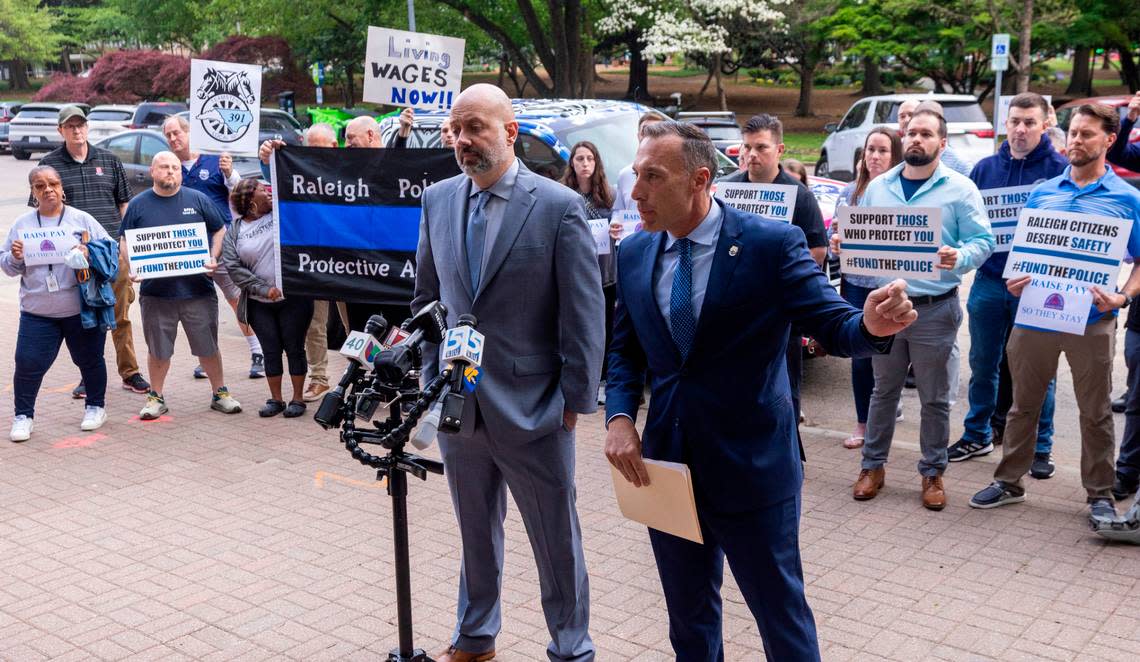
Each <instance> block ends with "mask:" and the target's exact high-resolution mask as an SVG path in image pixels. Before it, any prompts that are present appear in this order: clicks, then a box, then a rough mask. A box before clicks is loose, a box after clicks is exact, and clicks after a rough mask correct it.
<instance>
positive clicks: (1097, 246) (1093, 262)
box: [1002, 208, 1132, 291]
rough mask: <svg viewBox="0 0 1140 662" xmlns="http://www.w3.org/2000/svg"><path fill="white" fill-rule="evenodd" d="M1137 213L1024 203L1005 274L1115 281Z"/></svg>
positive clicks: (1085, 281) (1089, 282) (1111, 285)
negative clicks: (1120, 215) (1082, 211)
mask: <svg viewBox="0 0 1140 662" xmlns="http://www.w3.org/2000/svg"><path fill="white" fill-rule="evenodd" d="M1131 232H1132V219H1130V218H1117V217H1113V216H1096V215H1093V214H1077V213H1073V212H1064V211H1051V210H1045V209H1028V208H1026V209H1022V210H1021V216H1020V217H1019V218H1018V222H1017V231H1016V232H1015V233H1014V235H1013V246H1012V247H1011V248H1010V252H1009V260H1008V261H1007V262H1006V264H1005V272H1004V273H1002V277H1003V278H1015V277H1017V276H1041V277H1045V278H1049V279H1052V280H1064V281H1068V282H1071V283H1074V284H1077V285H1086V286H1087V285H1097V286H1099V287H1103V288H1108V289H1109V290H1110V291H1111V290H1113V289H1115V287H1116V276H1117V274H1118V273H1119V272H1120V263H1121V261H1122V260H1123V259H1124V250H1125V248H1126V246H1127V244H1128V236H1129V234H1130V233H1131Z"/></svg>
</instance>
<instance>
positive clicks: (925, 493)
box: [922, 476, 946, 510]
mask: <svg viewBox="0 0 1140 662" xmlns="http://www.w3.org/2000/svg"><path fill="white" fill-rule="evenodd" d="M922 505H923V506H925V507H926V508H927V509H929V510H942V509H943V508H945V507H946V490H945V489H944V488H943V487H942V476H923V477H922Z"/></svg>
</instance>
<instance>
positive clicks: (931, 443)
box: [833, 110, 1036, 510]
mask: <svg viewBox="0 0 1140 662" xmlns="http://www.w3.org/2000/svg"><path fill="white" fill-rule="evenodd" d="M903 147H904V154H903V158H904V160H903V163H900V164H899V165H898V166H895V167H894V168H892V169H890V170H888V171H887V172H885V173H883V174H882V175H880V176H879V177H877V178H876V179H875V180H874V181H872V182H871V183H870V185H869V186H868V187H867V192H866V193H865V194H864V202H863V204H862V205H861V207H903V206H912V207H937V208H939V209H941V210H942V247H941V248H939V249H938V262H937V263H936V266H937V267H938V269H939V270H940V275H939V276H938V277H937V279H936V280H913V279H909V280H907V294H908V295H909V296H910V299H911V301H913V302H914V308H915V310H917V311H918V321H917V322H915V323H914V324H912V325H911V326H910V327H909V328H907V329H905V330H903V331H902V332H901V333H899V334H898V335H897V336H895V342H894V345H893V346H892V347H891V351H890V353H889V354H884V355H877V356H874V357H872V358H871V362H872V366H873V367H874V371H875V390H874V392H873V393H872V394H871V407H870V410H869V411H868V413H867V435H866V441H865V443H864V445H863V462H862V468H861V470H860V472H859V478H858V479H857V480H856V481H855V485H854V488H853V490H852V495H853V496H854V498H855V499H856V500H857V501H864V500H867V499H873V498H874V497H875V496H876V495H877V494H878V493H879V490H880V489H882V488H883V485H884V480H885V477H886V469H885V467H884V465H885V464H886V463H887V455H888V454H889V452H890V449H891V439H892V438H893V437H894V433H895V411H896V408H897V406H898V401H899V395H900V394H901V393H902V388H903V381H904V380H905V379H906V371H907V366H908V365H913V367H914V379H915V383H916V385H917V387H918V399H919V402H920V403H921V404H922V420H921V424H920V427H919V443H920V446H921V448H922V459H921V460H919V462H918V472H919V474H921V475H922V505H923V506H925V507H926V508H928V509H930V510H942V509H943V508H944V507H946V492H945V489H944V487H943V484H942V472H943V471H945V470H946V464H947V456H946V449H947V447H948V445H949V443H950V397H951V396H950V389H951V385H952V383H953V381H954V380H953V375H954V373H955V370H954V366H956V365H957V362H958V342H957V337H958V327H959V326H960V325H961V324H962V306H961V304H960V303H959V301H958V284H959V283H960V282H961V279H962V276H963V275H965V274H967V273H969V272H970V271H972V270H974V269H976V268H977V267H978V266H979V265H980V264H982V263H983V262H984V261H985V260H986V258H988V257H989V256H990V253H992V252H993V249H994V236H993V233H992V232H991V231H990V223H989V219H988V217H987V216H986V210H985V206H984V204H983V202H982V194H981V193H980V192H978V187H977V186H975V185H974V183H973V182H972V181H970V180H969V179H968V178H966V177H964V176H962V175H960V174H958V173H957V172H954V171H953V170H951V169H950V168H948V167H947V166H946V165H945V164H943V163H941V162H940V161H939V158H938V157H939V156H940V155H941V153H942V150H943V149H945V148H946V121H945V120H944V119H942V116H941V115H939V114H937V113H935V112H933V111H930V110H919V111H917V112H915V114H914V116H913V117H912V118H911V119H910V123H909V124H908V125H907V135H906V139H905V140H904V141H903ZM833 245H834V246H838V245H839V242H838V241H834V242H833ZM1034 420H1036V419H1034Z"/></svg>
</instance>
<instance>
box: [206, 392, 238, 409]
mask: <svg viewBox="0 0 1140 662" xmlns="http://www.w3.org/2000/svg"><path fill="white" fill-rule="evenodd" d="M210 409H213V410H216V411H220V412H222V413H223V414H236V413H238V412H239V411H241V403H240V402H238V401H237V400H234V398H233V396H231V395H230V390H229V389H228V388H226V387H225V386H219V387H218V390H217V392H216V393H214V400H213V402H211V403H210Z"/></svg>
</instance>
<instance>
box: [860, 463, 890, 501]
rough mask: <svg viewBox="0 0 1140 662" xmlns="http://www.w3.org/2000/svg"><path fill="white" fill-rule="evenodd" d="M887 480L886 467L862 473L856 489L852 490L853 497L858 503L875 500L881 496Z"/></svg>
mask: <svg viewBox="0 0 1140 662" xmlns="http://www.w3.org/2000/svg"><path fill="white" fill-rule="evenodd" d="M886 478H887V470H886V468H885V467H876V468H874V469H864V470H862V471H860V472H859V479H858V480H856V481H855V488H854V490H852V496H854V497H855V500H856V501H866V500H867V499H874V498H875V497H876V496H878V495H879V490H881V489H883V483H885V482H886Z"/></svg>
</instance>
